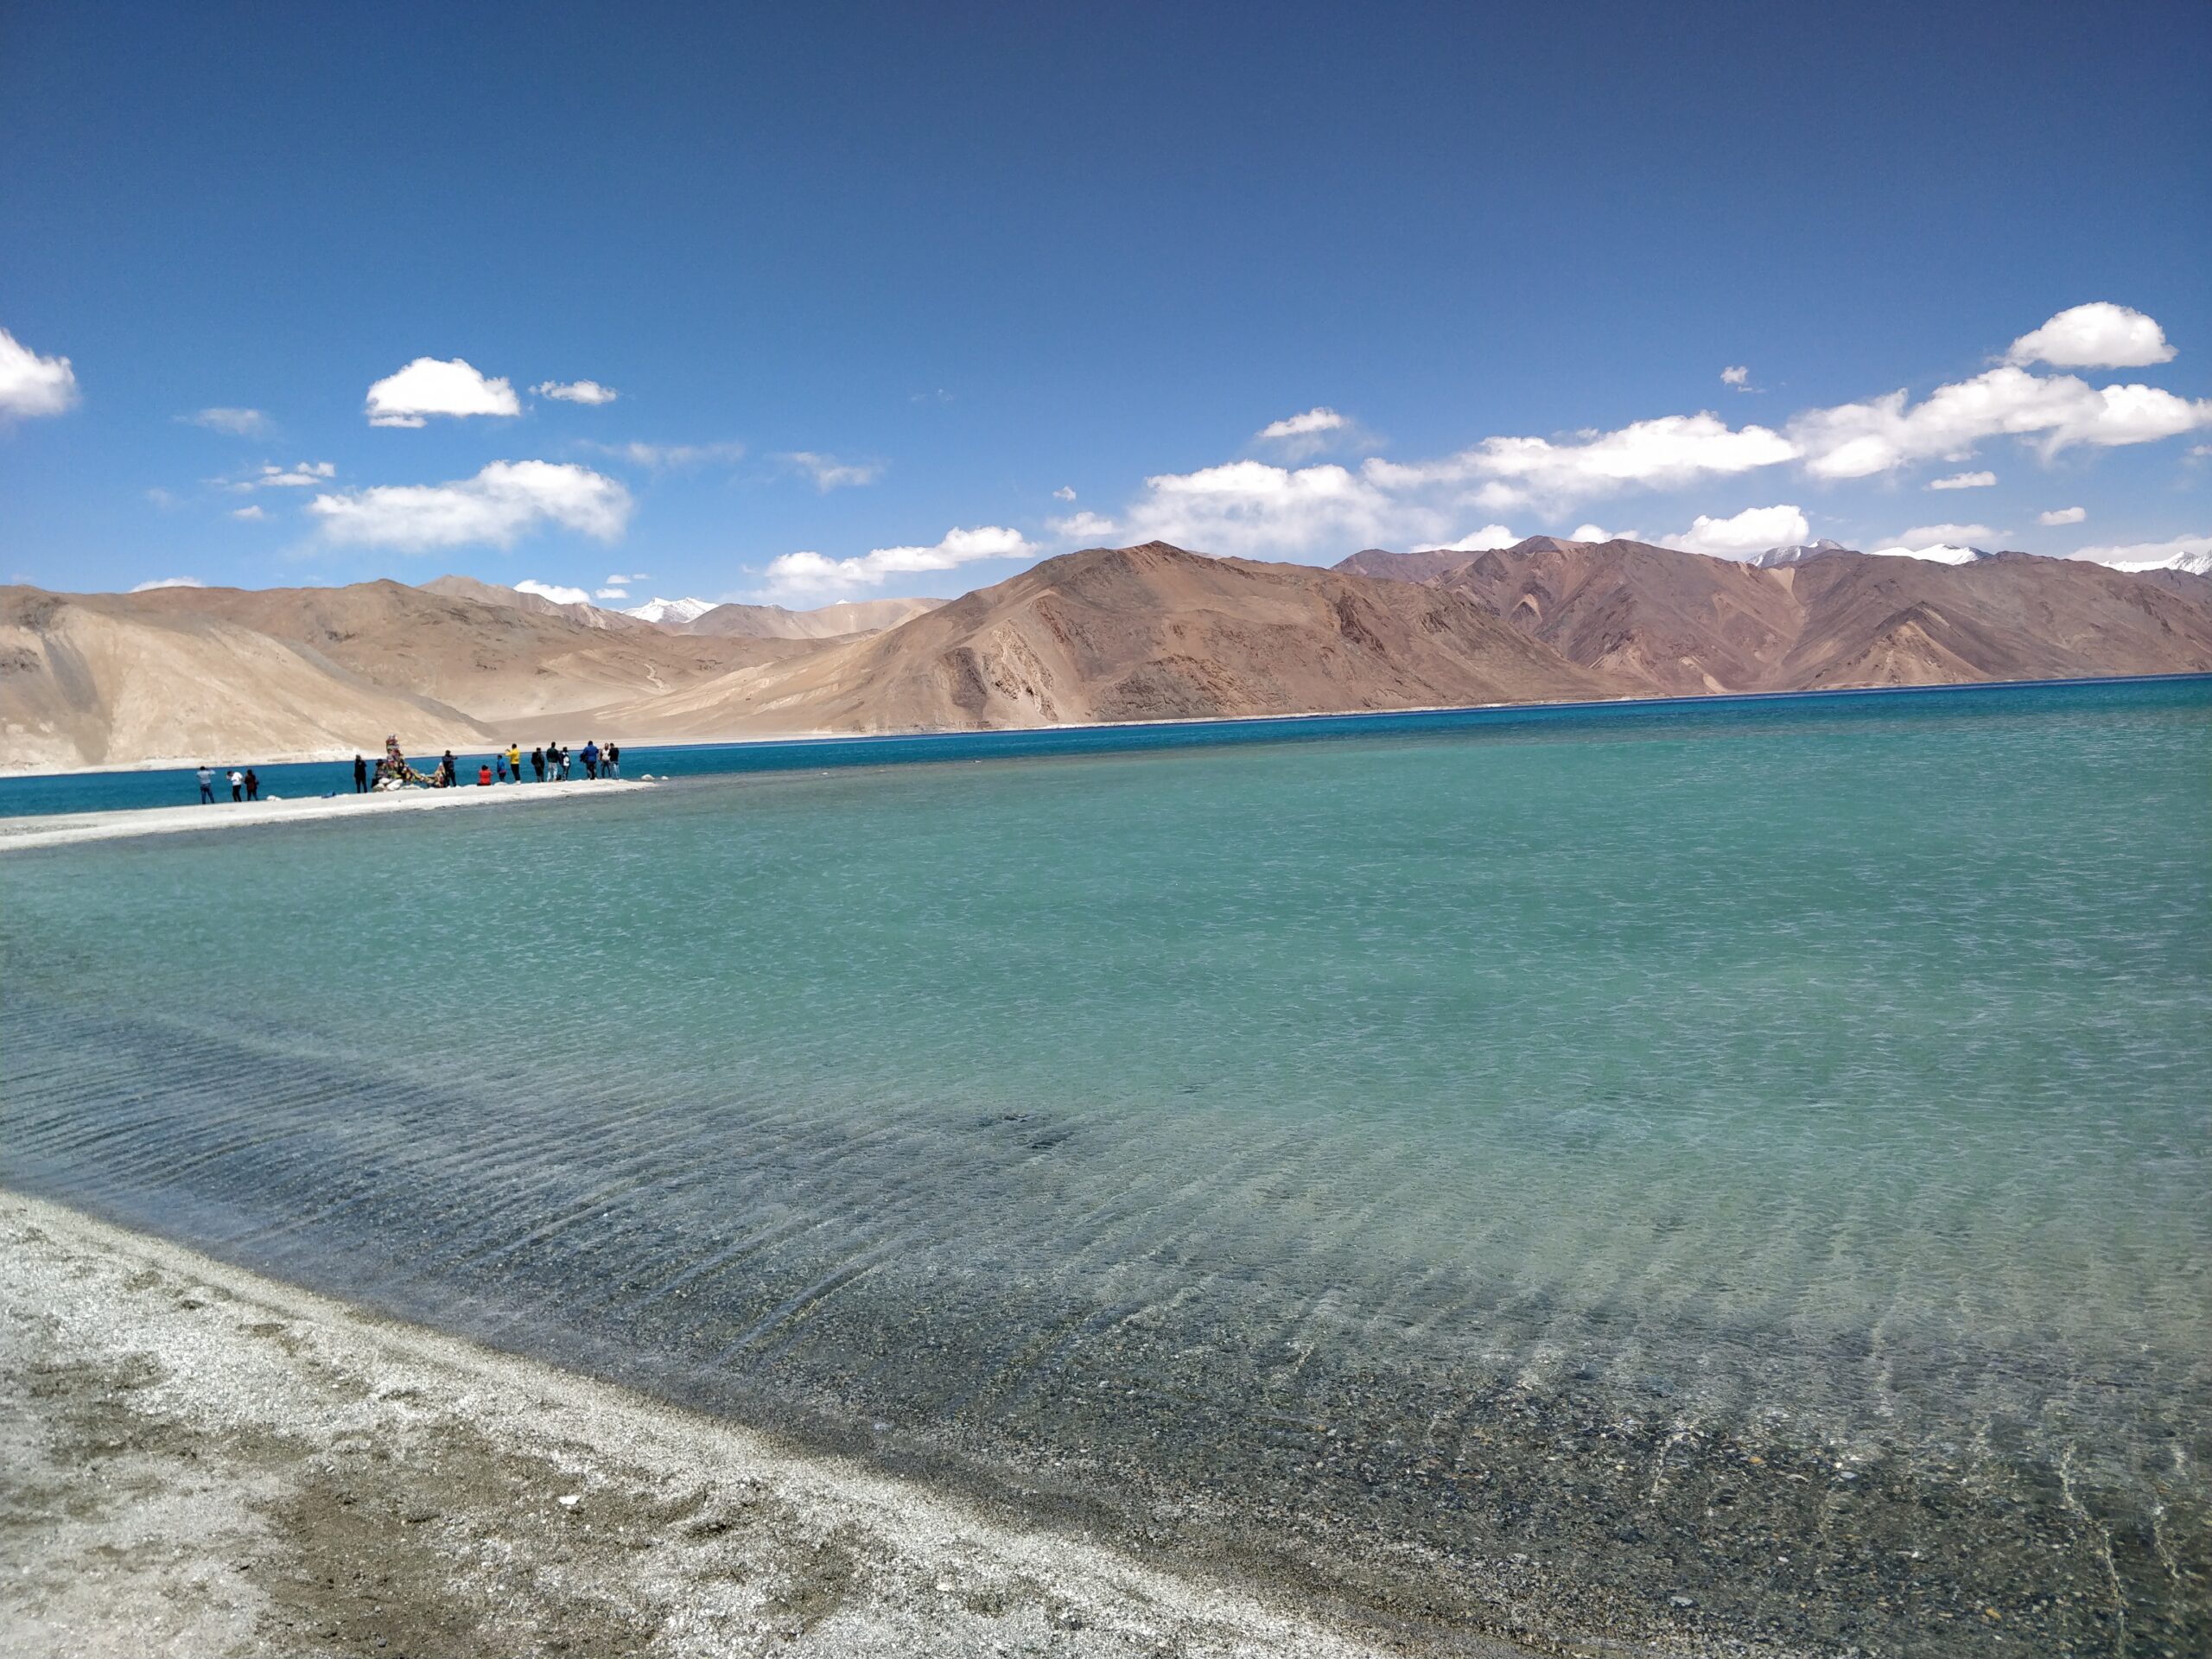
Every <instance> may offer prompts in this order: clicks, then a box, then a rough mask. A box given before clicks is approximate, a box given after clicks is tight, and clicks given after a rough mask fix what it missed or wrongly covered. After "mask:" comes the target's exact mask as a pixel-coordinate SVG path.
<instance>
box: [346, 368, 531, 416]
mask: <svg viewBox="0 0 2212 1659" xmlns="http://www.w3.org/2000/svg"><path fill="white" fill-rule="evenodd" d="M521 412H522V404H521V402H520V401H519V400H518V398H517V397H515V389H514V388H513V387H512V385H508V384H507V382H506V381H505V379H504V378H501V379H496V380H495V379H487V378H485V377H484V376H483V375H482V374H480V373H479V372H477V371H476V369H475V368H474V367H473V366H472V365H470V364H469V363H468V362H467V361H466V360H465V359H461V358H458V357H456V358H454V359H451V360H450V361H446V360H442V359H438V358H435V357H418V358H416V359H415V360H414V361H413V362H412V363H410V364H409V365H407V366H406V367H405V368H404V369H402V370H400V371H399V372H398V373H397V374H388V375H386V376H385V378H383V379H381V380H379V381H378V382H377V383H376V384H375V385H372V386H371V387H370V388H369V397H368V416H369V424H370V425H371V426H420V425H422V424H423V423H424V422H425V421H426V420H428V419H429V417H430V416H433V415H442V416H450V417H451V418H454V419H456V420H459V419H462V418H465V417H466V416H471V415H519V414H520V413H521Z"/></svg>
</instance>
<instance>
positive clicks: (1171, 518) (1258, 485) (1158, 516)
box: [1123, 461, 1451, 558]
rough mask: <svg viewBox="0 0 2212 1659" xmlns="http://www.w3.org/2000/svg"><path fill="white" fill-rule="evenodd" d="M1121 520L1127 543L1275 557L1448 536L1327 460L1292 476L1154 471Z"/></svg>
mask: <svg viewBox="0 0 2212 1659" xmlns="http://www.w3.org/2000/svg"><path fill="white" fill-rule="evenodd" d="M1371 465H1373V463H1370V466H1371ZM1123 522H1124V524H1125V525H1126V526H1127V534H1128V537H1129V538H1130V539H1131V540H1132V541H1138V542H1142V541H1163V542H1173V543H1175V544H1176V545H1177V546H1179V547H1187V548H1191V549H1192V550H1197V551H1200V552H1205V553H1226V554H1259V555H1262V556H1270V557H1275V558H1282V557H1287V556H1294V555H1296V554H1298V553H1301V552H1315V551H1329V552H1332V553H1336V554H1339V555H1340V554H1341V551H1342V550H1345V549H1350V548H1359V547H1383V546H1389V545H1392V544H1394V543H1395V544H1396V545H1400V546H1403V545H1405V544H1406V543H1409V542H1411V541H1413V540H1414V539H1415V538H1416V537H1427V538H1428V539H1431V540H1433V539H1436V538H1438V537H1443V536H1446V535H1448V534H1450V532H1451V524H1450V521H1449V520H1448V519H1446V518H1445V517H1444V515H1443V514H1442V513H1440V512H1436V511H1434V510H1433V509H1427V508H1422V507H1419V506H1412V505H1408V504H1406V503H1403V502H1402V501H1400V500H1399V499H1396V498H1395V497H1394V496H1393V495H1392V493H1390V491H1389V489H1387V488H1385V487H1383V486H1381V485H1379V484H1376V483H1374V482H1372V481H1370V480H1369V479H1367V478H1364V477H1362V476H1360V475H1359V474H1354V473H1351V472H1347V471H1346V470H1345V469H1344V467H1339V466H1337V465H1335V464H1333V463H1331V464H1329V465H1326V466H1319V467H1300V468H1298V469H1297V470H1295V471H1292V470H1289V469H1287V468H1285V467H1274V466H1270V465H1269V464H1268V463H1267V462H1266V461H1230V462H1228V463H1227V464H1226V465H1224V466H1220V467H1204V468H1202V469H1200V470H1199V471H1198V472H1195V473H1160V474H1154V476H1152V477H1150V478H1147V480H1145V493H1144V494H1143V495H1142V496H1141V497H1140V498H1139V499H1137V500H1136V502H1135V504H1134V505H1131V506H1130V508H1129V510H1128V513H1127V514H1126V515H1124V519H1123Z"/></svg>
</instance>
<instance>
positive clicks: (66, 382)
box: [0, 328, 77, 420]
mask: <svg viewBox="0 0 2212 1659" xmlns="http://www.w3.org/2000/svg"><path fill="white" fill-rule="evenodd" d="M76 402H77V372H76V371H75V370H73V369H72V368H71V367H70V366H69V359H67V358H66V357H41V356H40V355H39V354H38V353H36V352H35V351H33V350H31V348H30V347H29V346H26V345H24V344H23V343H22V341H20V340H17V339H16V337H15V335H13V334H10V333H9V332H8V331H7V330H6V329H5V328H0V420H8V419H11V418H12V419H16V420H29V419H32V418H33V417H35V416H40V415H59V414H60V413H62V412H63V411H64V410H67V409H70V408H72V407H73V406H74V405H75V404H76Z"/></svg>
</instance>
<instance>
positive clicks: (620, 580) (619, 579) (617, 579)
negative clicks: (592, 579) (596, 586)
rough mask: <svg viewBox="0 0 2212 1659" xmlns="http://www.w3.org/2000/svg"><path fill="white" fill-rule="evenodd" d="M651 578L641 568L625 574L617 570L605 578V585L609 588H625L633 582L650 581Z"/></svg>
mask: <svg viewBox="0 0 2212 1659" xmlns="http://www.w3.org/2000/svg"><path fill="white" fill-rule="evenodd" d="M651 581H652V577H651V576H649V575H646V574H645V572H644V571H642V570H639V571H637V572H636V573H634V574H633V575H622V574H621V573H620V571H617V572H614V573H613V574H612V575H609V576H608V577H607V586H608V587H610V588H627V587H628V586H629V585H630V584H631V583H632V582H651Z"/></svg>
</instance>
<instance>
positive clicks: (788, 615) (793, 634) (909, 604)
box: [680, 599, 944, 639]
mask: <svg viewBox="0 0 2212 1659" xmlns="http://www.w3.org/2000/svg"><path fill="white" fill-rule="evenodd" d="M943 604H944V601H943V600H941V599H859V600H843V601H839V602H838V603H837V604H835V605H824V606H822V607H819V608H818V609H816V610H811V611H787V610H785V608H784V607H782V606H780V605H717V606H715V608H714V609H713V610H711V611H709V612H708V613H706V614H705V615H704V616H702V617H699V618H697V619H696V620H693V621H692V622H691V623H690V624H689V625H688V626H685V627H683V629H681V630H680V632H684V633H704V634H714V635H718V636H721V637H723V638H728V639H842V638H844V637H846V636H849V635H851V634H855V633H876V632H880V631H881V630H883V629H885V628H895V627H897V626H899V624H900V623H902V622H906V621H911V620H912V619H913V618H915V617H918V616H919V615H921V614H922V613H924V612H925V611H933V610H935V609H937V608H938V607H939V606H941V605H943Z"/></svg>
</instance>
